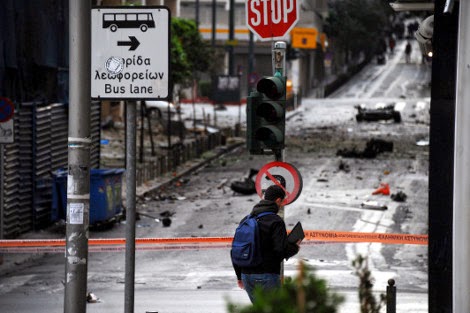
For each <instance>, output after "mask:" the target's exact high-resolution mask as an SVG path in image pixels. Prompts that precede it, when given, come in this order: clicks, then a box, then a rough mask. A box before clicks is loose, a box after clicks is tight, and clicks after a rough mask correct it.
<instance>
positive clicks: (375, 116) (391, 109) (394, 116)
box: [355, 104, 401, 123]
mask: <svg viewBox="0 0 470 313" xmlns="http://www.w3.org/2000/svg"><path fill="white" fill-rule="evenodd" d="M355 108H356V109H357V114H356V121H357V122H364V121H365V122H376V121H381V120H393V121H394V122H395V123H400V122H401V114H400V112H399V111H396V110H395V106H394V105H393V104H390V105H387V106H384V107H382V108H376V109H367V108H366V107H365V106H364V105H356V106H355Z"/></svg>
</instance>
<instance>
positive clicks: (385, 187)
mask: <svg viewBox="0 0 470 313" xmlns="http://www.w3.org/2000/svg"><path fill="white" fill-rule="evenodd" d="M372 194H373V195H385V196H388V195H389V194H390V186H389V184H387V183H380V187H379V188H377V189H376V190H374V191H373V192H372Z"/></svg>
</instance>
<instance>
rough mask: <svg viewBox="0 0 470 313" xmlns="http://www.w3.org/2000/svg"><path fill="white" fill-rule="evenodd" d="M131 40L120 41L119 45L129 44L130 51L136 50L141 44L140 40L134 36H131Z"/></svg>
mask: <svg viewBox="0 0 470 313" xmlns="http://www.w3.org/2000/svg"><path fill="white" fill-rule="evenodd" d="M129 39H130V40H131V41H118V42H117V45H118V46H129V51H134V50H135V49H137V47H138V46H139V45H140V42H139V41H138V40H137V38H135V37H134V36H129Z"/></svg>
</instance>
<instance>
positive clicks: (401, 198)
mask: <svg viewBox="0 0 470 313" xmlns="http://www.w3.org/2000/svg"><path fill="white" fill-rule="evenodd" d="M390 198H392V200H393V201H396V202H405V201H406V198H407V195H406V194H405V193H404V192H403V191H399V192H397V193H394V194H392V195H391V196H390Z"/></svg>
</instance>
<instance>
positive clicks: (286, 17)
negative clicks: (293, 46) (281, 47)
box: [246, 0, 300, 41]
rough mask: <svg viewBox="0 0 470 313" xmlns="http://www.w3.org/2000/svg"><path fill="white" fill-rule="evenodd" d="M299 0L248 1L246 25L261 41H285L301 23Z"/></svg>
mask: <svg viewBox="0 0 470 313" xmlns="http://www.w3.org/2000/svg"><path fill="white" fill-rule="evenodd" d="M299 12H300V10H299V7H298V1H297V0H247V1H246V24H247V26H248V28H249V29H250V30H251V31H252V32H254V33H255V34H257V35H258V37H259V38H260V40H262V41H267V40H277V39H283V37H284V36H285V35H287V34H288V33H289V32H290V30H291V29H292V28H293V27H294V26H295V24H297V22H298V21H299V14H300V13H299Z"/></svg>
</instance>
